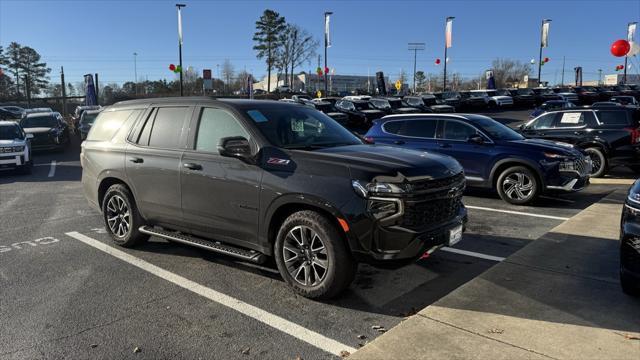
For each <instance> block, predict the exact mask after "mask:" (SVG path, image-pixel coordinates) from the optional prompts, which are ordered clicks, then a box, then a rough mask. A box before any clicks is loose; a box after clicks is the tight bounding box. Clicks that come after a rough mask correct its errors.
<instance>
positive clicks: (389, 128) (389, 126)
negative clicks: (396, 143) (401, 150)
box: [382, 121, 404, 135]
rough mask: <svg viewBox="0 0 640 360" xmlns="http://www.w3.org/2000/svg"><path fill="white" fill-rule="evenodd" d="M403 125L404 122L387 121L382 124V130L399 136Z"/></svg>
mask: <svg viewBox="0 0 640 360" xmlns="http://www.w3.org/2000/svg"><path fill="white" fill-rule="evenodd" d="M403 125H404V121H388V122H386V123H384V124H382V129H383V130H384V131H385V132H388V133H389V134H396V135H399V132H400V129H401V128H402V126H403Z"/></svg>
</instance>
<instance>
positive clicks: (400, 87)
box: [396, 80, 402, 91]
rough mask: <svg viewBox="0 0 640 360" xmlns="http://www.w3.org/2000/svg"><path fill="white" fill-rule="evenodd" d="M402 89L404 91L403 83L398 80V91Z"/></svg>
mask: <svg viewBox="0 0 640 360" xmlns="http://www.w3.org/2000/svg"><path fill="white" fill-rule="evenodd" d="M400 89H402V82H400V80H397V81H396V90H398V91H399V90H400Z"/></svg>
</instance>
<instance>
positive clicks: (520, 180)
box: [496, 166, 540, 205]
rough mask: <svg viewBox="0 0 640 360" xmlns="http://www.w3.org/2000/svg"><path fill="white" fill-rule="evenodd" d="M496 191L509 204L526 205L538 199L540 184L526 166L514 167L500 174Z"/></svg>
mask: <svg viewBox="0 0 640 360" xmlns="http://www.w3.org/2000/svg"><path fill="white" fill-rule="evenodd" d="M496 189H497V190H498V195H500V198H501V199H502V200H504V201H506V202H508V203H509V204H513V205H524V204H529V203H531V202H533V201H534V200H535V199H536V197H537V196H538V195H539V193H540V184H539V181H538V177H537V176H536V175H535V174H534V173H533V172H532V171H531V170H529V169H528V168H526V167H524V166H513V167H510V168H508V169H506V170H504V171H503V172H502V173H501V174H500V176H499V177H498V181H497V182H496Z"/></svg>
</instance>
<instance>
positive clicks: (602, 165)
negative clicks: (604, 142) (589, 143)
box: [584, 147, 608, 178]
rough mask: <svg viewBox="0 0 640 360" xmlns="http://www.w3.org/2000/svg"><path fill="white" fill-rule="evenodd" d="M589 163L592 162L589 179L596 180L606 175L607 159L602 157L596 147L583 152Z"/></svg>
mask: <svg viewBox="0 0 640 360" xmlns="http://www.w3.org/2000/svg"><path fill="white" fill-rule="evenodd" d="M584 151H585V152H586V153H587V154H588V155H589V157H590V158H591V161H592V162H593V169H592V170H591V177H594V178H598V177H603V176H605V175H606V173H607V166H608V164H607V158H606V157H605V156H604V153H603V152H602V149H600V148H597V147H592V148H587V149H585V150H584Z"/></svg>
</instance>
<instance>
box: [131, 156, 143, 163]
mask: <svg viewBox="0 0 640 360" xmlns="http://www.w3.org/2000/svg"><path fill="white" fill-rule="evenodd" d="M129 161H131V162H132V163H135V164H142V163H143V162H144V159H143V158H139V157H132V158H131V159H129Z"/></svg>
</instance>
